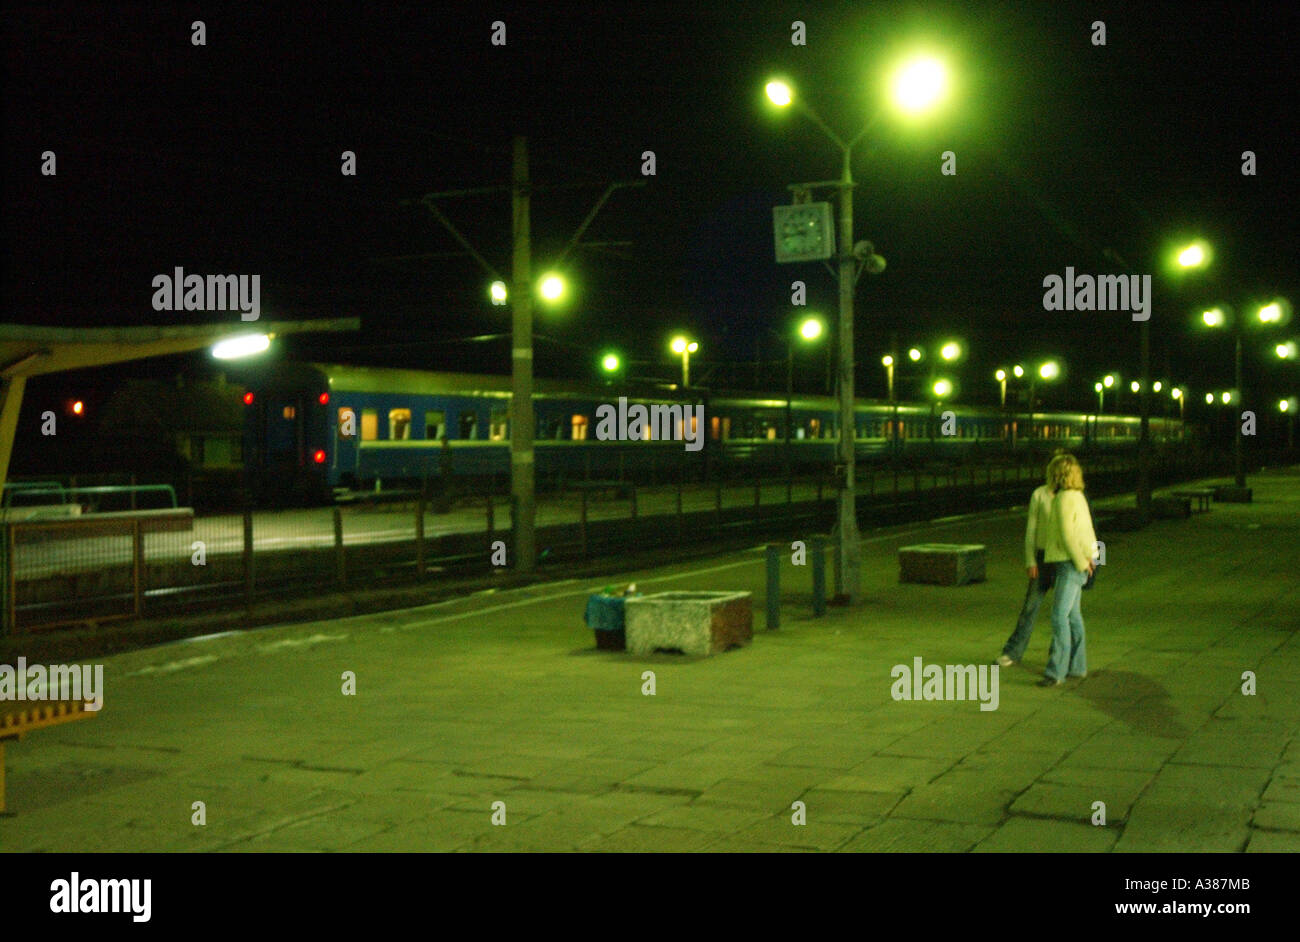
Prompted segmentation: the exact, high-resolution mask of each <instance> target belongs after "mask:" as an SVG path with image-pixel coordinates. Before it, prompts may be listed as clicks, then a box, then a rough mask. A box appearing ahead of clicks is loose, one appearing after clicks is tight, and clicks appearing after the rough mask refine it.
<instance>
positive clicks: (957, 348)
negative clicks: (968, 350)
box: [939, 343, 961, 360]
mask: <svg viewBox="0 0 1300 942" xmlns="http://www.w3.org/2000/svg"><path fill="white" fill-rule="evenodd" d="M939 356H941V357H943V358H944V359H945V360H955V359H957V358H958V357H959V356H961V345H960V344H956V343H945V344H944V345H943V347H942V348H941V349H940V350H939Z"/></svg>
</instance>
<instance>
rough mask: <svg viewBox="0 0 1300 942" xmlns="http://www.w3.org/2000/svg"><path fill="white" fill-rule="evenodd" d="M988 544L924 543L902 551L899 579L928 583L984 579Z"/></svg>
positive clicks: (957, 582)
mask: <svg viewBox="0 0 1300 942" xmlns="http://www.w3.org/2000/svg"><path fill="white" fill-rule="evenodd" d="M984 556H985V553H984V546H983V545H982V544H975V543H969V544H967V543H920V544H917V545H916V546H904V547H902V548H900V549H899V551H898V565H899V570H900V572H899V580H900V581H901V582H921V583H926V584H928V585H965V584H966V583H968V582H983V581H984Z"/></svg>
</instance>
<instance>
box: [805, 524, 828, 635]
mask: <svg viewBox="0 0 1300 942" xmlns="http://www.w3.org/2000/svg"><path fill="white" fill-rule="evenodd" d="M828 539H829V537H827V536H825V535H824V534H821V533H818V534H816V535H814V536H813V538H812V539H811V540H809V543H810V544H811V546H812V596H813V617H814V618H820V617H821V616H823V615H825V614H826V541H827V540H828Z"/></svg>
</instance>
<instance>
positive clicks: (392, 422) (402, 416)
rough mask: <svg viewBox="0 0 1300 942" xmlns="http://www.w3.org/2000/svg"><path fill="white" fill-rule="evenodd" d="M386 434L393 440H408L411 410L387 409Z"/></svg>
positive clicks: (409, 436)
mask: <svg viewBox="0 0 1300 942" xmlns="http://www.w3.org/2000/svg"><path fill="white" fill-rule="evenodd" d="M388 436H389V438H391V439H392V440H393V441H395V442H405V441H409V440H410V438H411V410H410V409H389V410H388Z"/></svg>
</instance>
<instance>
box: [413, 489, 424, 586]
mask: <svg viewBox="0 0 1300 942" xmlns="http://www.w3.org/2000/svg"><path fill="white" fill-rule="evenodd" d="M424 507H425V505H424V495H423V494H421V495H420V499H419V501H418V502H417V503H416V505H415V576H416V578H417V579H423V578H424Z"/></svg>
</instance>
